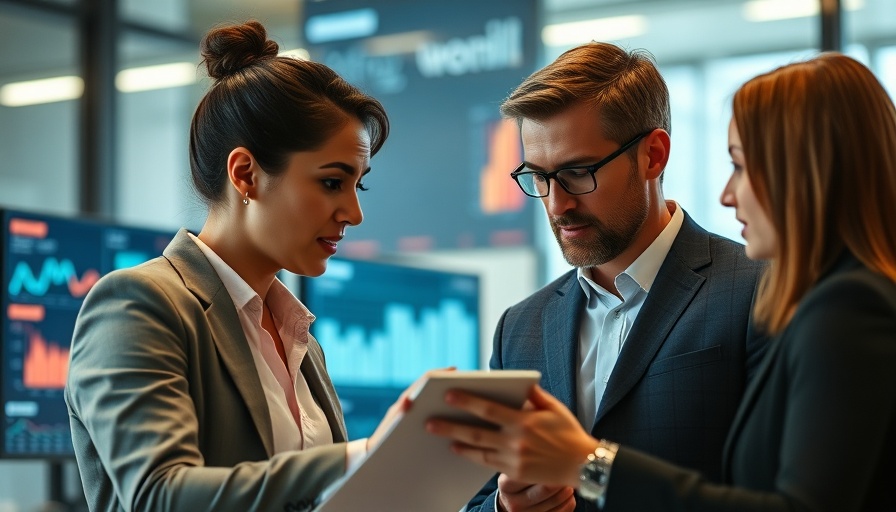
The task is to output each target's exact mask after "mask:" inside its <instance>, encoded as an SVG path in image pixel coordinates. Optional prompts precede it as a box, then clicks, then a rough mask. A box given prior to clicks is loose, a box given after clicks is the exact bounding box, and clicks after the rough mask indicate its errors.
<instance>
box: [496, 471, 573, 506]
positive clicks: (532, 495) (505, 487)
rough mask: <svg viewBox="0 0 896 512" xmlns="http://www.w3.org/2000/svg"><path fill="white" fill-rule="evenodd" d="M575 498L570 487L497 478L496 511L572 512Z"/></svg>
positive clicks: (506, 477)
mask: <svg viewBox="0 0 896 512" xmlns="http://www.w3.org/2000/svg"><path fill="white" fill-rule="evenodd" d="M575 508H576V498H575V495H574V494H573V489H572V487H563V486H545V485H532V484H528V483H524V482H519V481H515V480H511V479H510V477H509V476H507V475H505V474H503V473H502V474H501V475H500V476H499V477H498V509H499V510H501V511H502V512H572V511H573V510H575Z"/></svg>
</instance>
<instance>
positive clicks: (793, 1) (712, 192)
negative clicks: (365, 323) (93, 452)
mask: <svg viewBox="0 0 896 512" xmlns="http://www.w3.org/2000/svg"><path fill="white" fill-rule="evenodd" d="M342 11H351V12H354V14H355V15H359V16H360V18H353V21H351V20H350V21H346V20H345V19H343V20H342V22H338V23H335V24H333V23H332V22H333V20H334V19H336V18H333V16H332V15H334V14H338V13H340V12H342ZM477 12H478V13H480V14H481V15H482V16H485V17H484V18H475V19H476V20H479V21H475V22H473V25H474V26H468V25H469V23H467V24H466V25H465V24H464V23H465V22H464V21H463V20H464V19H467V18H469V16H467V14H469V13H477ZM483 13H484V14H483ZM314 17H318V18H317V21H320V22H321V23H318V24H317V25H315V30H318V32H315V33H314V34H312V33H310V31H311V30H310V28H311V27H310V25H309V24H308V21H309V20H311V19H312V18H314ZM455 17H456V18H457V20H455ZM248 18H255V19H258V20H260V21H262V22H263V23H264V24H265V25H266V26H267V28H268V29H269V32H270V36H271V37H272V38H273V39H275V40H276V41H278V42H279V43H280V47H281V51H290V52H292V53H294V54H296V55H299V56H305V57H309V56H310V57H311V58H317V59H321V60H323V61H325V62H327V63H328V64H330V65H332V66H333V67H334V68H336V69H337V71H339V72H340V73H342V74H343V75H344V76H346V78H349V79H350V80H352V81H355V82H358V83H359V85H361V86H362V87H364V88H365V89H367V90H368V91H369V92H371V93H372V94H374V95H375V96H377V97H378V98H380V99H381V100H382V101H383V102H384V104H386V106H387V109H389V110H390V113H391V112H394V113H395V114H396V115H395V116H393V123H395V124H394V125H393V137H392V138H390V140H389V141H388V142H387V144H386V147H385V148H384V150H383V152H382V154H381V155H380V156H378V157H375V158H374V159H373V161H372V165H373V169H374V172H373V173H372V174H371V176H370V179H369V184H370V185H371V191H370V192H367V193H366V195H364V196H362V206H363V207H364V213H365V216H366V219H365V223H364V225H362V226H360V227H358V228H353V229H350V230H349V231H348V237H347V239H346V241H345V242H344V243H343V244H340V250H341V251H342V249H343V246H345V250H344V251H342V252H340V256H347V257H350V258H360V259H371V260H379V261H388V262H392V263H400V264H403V265H411V266H420V267H428V268H434V269H442V270H448V271H456V272H462V273H469V274H475V275H477V276H479V280H480V285H481V288H480V306H479V307H480V316H481V318H480V319H479V330H480V341H481V346H480V351H481V359H480V361H481V362H482V364H486V362H487V357H488V353H489V350H490V348H489V342H490V336H491V331H492V329H493V327H494V323H495V321H496V320H497V318H498V316H499V315H500V314H501V312H502V311H503V310H504V309H505V308H506V307H508V306H510V305H512V304H513V303H515V302H517V301H519V300H521V299H522V298H523V297H525V296H526V295H528V294H529V293H531V292H532V291H534V290H535V289H537V288H538V287H540V286H542V285H543V284H545V283H547V282H549V281H550V280H552V279H554V278H555V277H557V276H559V275H560V274H562V273H563V272H565V271H566V270H568V269H569V266H568V265H567V264H566V263H565V262H564V261H563V258H562V256H560V254H559V251H558V250H557V249H556V244H555V242H554V240H553V236H552V235H551V234H550V230H549V229H548V228H547V226H546V222H545V221H544V214H543V211H542V209H541V207H540V205H539V204H538V202H537V201H536V200H533V199H528V200H527V199H525V198H523V197H522V194H521V193H518V191H516V190H515V189H514V188H513V187H509V188H508V187H505V186H504V185H507V184H508V183H510V178H509V177H506V174H507V173H509V172H510V171H511V170H512V168H513V167H514V166H515V165H516V162H517V161H518V160H519V158H520V156H521V155H520V154H519V151H520V149H519V143H518V139H517V135H516V133H515V132H514V131H513V130H514V129H515V127H513V126H511V127H509V128H508V127H507V125H506V124H503V123H501V122H500V119H499V118H498V116H497V107H498V104H499V103H500V101H501V99H502V98H503V97H504V96H506V94H507V93H509V92H510V91H511V90H512V89H513V88H514V87H515V86H516V85H517V84H518V83H519V81H520V80H522V79H523V78H524V77H525V76H527V75H528V74H529V73H531V72H532V71H534V69H536V68H537V67H540V66H542V65H544V64H546V63H547V62H549V61H550V60H552V59H553V58H554V57H556V56H557V55H559V54H560V53H561V52H562V51H564V50H565V49H568V48H570V47H571V46H574V45H576V44H579V43H582V42H586V41H589V40H592V39H594V40H602V41H614V42H618V43H620V44H621V45H623V46H625V47H627V48H631V49H634V48H644V49H647V50H649V51H650V52H651V53H653V55H654V56H655V57H656V60H657V62H658V64H659V67H660V69H661V71H662V73H663V75H664V76H665V78H666V80H667V83H668V85H669V89H670V93H671V97H672V122H673V133H672V140H673V150H672V158H671V160H670V163H669V165H668V167H667V170H666V177H665V185H664V188H665V192H666V196H667V198H671V199H675V200H677V201H678V202H679V203H680V204H681V205H682V206H683V207H684V208H685V209H686V210H687V211H688V212H689V213H690V214H691V216H693V217H694V218H695V219H696V220H697V221H698V222H699V223H701V224H702V225H703V226H704V227H706V228H708V229H710V230H713V231H716V232H718V233H721V234H723V235H725V236H728V237H731V238H733V239H735V240H738V239H739V231H740V229H739V225H738V224H737V223H736V221H735V220H734V217H733V214H732V213H731V212H728V211H725V209H724V208H722V207H721V206H720V205H719V204H718V200H717V198H718V196H719V193H720V191H721V189H722V186H723V185H724V183H725V181H726V180H727V177H728V172H729V168H730V164H729V159H728V155H727V148H726V140H727V123H728V119H729V115H730V110H729V105H728V103H729V101H730V97H731V94H732V93H733V91H734V90H735V89H736V87H737V86H738V85H739V84H740V83H742V82H743V81H744V80H746V79H748V78H750V77H751V76H753V75H755V74H757V73H759V72H762V71H766V70H770V69H771V68H773V67H774V66H777V65H780V64H785V63H788V62H791V61H793V60H797V59H800V58H803V57H807V56H810V55H812V54H813V53H815V52H817V51H819V50H820V49H822V48H828V49H830V48H839V49H842V50H843V51H845V52H847V53H849V54H850V55H853V56H854V57H857V58H858V59H860V60H862V61H863V62H865V63H866V64H868V65H869V66H870V67H871V68H872V69H873V70H874V71H875V72H876V74H877V76H878V77H879V78H880V79H881V81H882V82H883V83H884V85H885V86H886V87H887V88H888V90H889V91H891V94H893V95H896V1H894V0H840V1H837V0H519V1H512V0H511V1H507V0H505V1H501V2H498V1H495V2H490V1H482V0H464V1H460V0H454V1H451V2H447V1H444V0H426V1H423V0H416V1H411V0H377V1H370V0H368V1H362V0H354V1H348V0H324V1H311V0H306V1H304V2H303V1H300V0H252V1H237V0H152V1H147V0H117V1H115V0H0V207H4V208H13V209H18V210H25V211H38V212H44V213H49V214H55V215H60V216H71V217H75V216H77V217H96V218H100V219H105V220H109V221H114V222H120V223H125V224H129V225H135V226H142V227H147V228H152V229H159V230H170V231H174V230H176V229H177V228H178V227H180V226H186V227H189V228H191V229H194V230H196V229H198V228H199V227H201V225H202V222H203V219H204V207H203V206H202V205H201V203H200V202H199V201H198V200H196V199H195V198H194V197H193V194H192V190H191V188H190V177H189V165H188V160H187V133H188V129H189V121H190V118H191V116H192V113H193V109H194V108H195V105H196V103H197V102H198V100H199V98H200V97H201V96H202V94H203V93H204V91H205V90H206V89H207V87H208V86H209V81H208V79H207V78H205V77H204V75H203V73H202V69H201V68H199V67H198V62H199V55H198V50H197V48H198V42H199V40H200V38H201V36H202V34H204V33H205V32H206V31H207V30H208V29H209V28H210V27H212V26H213V25H215V24H217V23H220V22H228V21H244V20H246V19H248ZM482 19H484V20H486V21H485V22H483V21H481V20H482ZM328 20H329V22H330V26H331V28H332V27H333V26H335V27H337V30H336V33H332V32H327V31H326V30H323V31H322V32H321V31H320V30H319V29H321V26H326V25H327V23H325V22H327V21H328ZM371 20H372V21H371ZM337 21H338V19H337ZM455 21H456V27H455V28H452V27H453V25H452V23H455ZM339 27H341V28H342V29H345V27H355V29H356V30H357V31H358V32H355V33H351V32H349V33H342V34H340V33H339ZM492 38H497V39H500V40H501V41H503V43H502V44H506V45H508V46H507V47H504V48H503V50H502V51H505V52H509V53H508V54H507V55H505V57H507V58H508V60H507V61H506V62H504V64H502V65H498V64H495V61H494V59H492V60H488V59H487V61H488V63H490V64H489V65H479V64H482V62H481V61H470V60H464V59H465V57H463V55H461V53H462V50H463V48H464V47H465V46H464V45H469V46H472V45H473V44H474V43H476V44H478V43H477V42H483V41H484V43H483V44H489V42H490V41H491V42H493V43H494V42H495V41H492ZM501 38H503V39H501ZM365 41H366V43H365ZM426 44H436V45H438V44H441V45H442V46H431V47H430V49H434V50H433V51H443V52H448V53H447V55H449V57H448V58H449V60H450V62H448V61H446V62H448V64H447V65H448V66H449V67H447V68H445V69H440V70H435V71H433V70H432V69H430V70H429V71H428V72H415V73H416V74H413V75H412V74H411V73H410V72H408V73H404V74H403V73H400V72H396V69H399V68H400V67H401V66H402V65H407V62H409V61H408V60H407V59H410V61H411V62H413V56H412V55H411V56H410V57H409V56H408V55H407V54H408V52H411V53H413V52H414V49H413V48H414V45H416V48H417V50H416V51H417V52H418V54H417V62H416V64H417V65H418V66H422V65H423V64H422V63H421V61H420V58H421V57H420V53H419V52H420V50H419V48H420V47H421V45H426ZM409 45H410V50H409ZM390 51H391V52H394V54H395V55H404V57H402V59H405V60H396V59H397V58H396V57H395V55H391V56H390ZM495 51H498V50H495ZM452 52H453V53H452ZM489 58H491V57H489ZM451 59H453V60H451ZM476 62H479V64H476ZM471 63H472V64H471ZM443 64H444V63H443ZM430 65H432V63H431V62H430ZM452 65H453V66H454V67H450V66H452ZM396 66H397V67H396ZM464 66H466V67H464ZM477 66H478V67H477ZM424 71H425V70H424ZM427 73H428V74H427ZM421 77H422V78H427V79H431V81H430V82H426V83H424V82H422V81H421V80H422V78H421ZM439 80H442V81H441V82H440V81H439ZM477 80H480V81H478V82H477ZM415 81H416V83H415ZM421 84H422V85H421ZM427 84H428V85H427ZM415 87H416V88H415ZM405 88H407V89H405ZM412 89H413V90H412ZM427 90H429V91H431V93H430V94H429V95H428V96H426V92H425V91H427ZM421 91H423V92H421ZM445 91H447V92H445ZM483 91H486V93H487V94H486V96H487V97H484V98H483V97H482V93H483ZM464 97H472V98H476V100H475V102H474V103H473V104H471V105H466V106H464V107H463V109H462V111H463V112H462V114H463V116H464V117H463V119H462V122H461V124H460V125H459V126H462V128H461V129H455V128H453V126H455V125H453V124H451V122H450V120H449V116H447V115H446V114H445V112H446V110H447V111H449V112H450V111H452V110H457V107H456V105H455V104H454V103H453V102H454V101H455V100H456V99H458V98H464ZM405 110H407V111H410V112H411V114H409V115H407V116H406V115H405V114H404V113H403V111H405ZM410 115H416V116H419V124H418V122H415V121H414V120H413V119H412V118H411V117H409V116H410ZM440 116H445V117H444V118H442V117H440ZM433 119H444V120H445V125H444V127H442V129H440V125H439V124H438V123H435V124H433ZM411 124H413V125H411ZM415 137H416V139H415ZM402 141H404V143H402ZM408 141H414V142H408ZM492 171H494V172H495V173H496V176H500V177H502V178H501V179H502V180H503V179H504V178H505V177H506V181H501V182H499V183H498V185H496V187H497V189H496V190H497V191H496V192H495V194H493V195H488V194H484V193H483V190H484V189H486V188H487V182H488V175H489V173H490V172H492ZM510 184H511V185H512V183H510ZM352 241H353V242H354V243H349V242H352ZM51 483H52V484H54V485H56V488H55V490H54V491H53V493H54V496H52V497H54V498H62V499H63V500H64V501H67V502H70V503H72V504H74V506H73V507H70V508H78V506H79V505H78V504H79V503H80V497H79V493H80V488H79V483H78V482H77V477H76V474H75V471H74V466H73V464H72V462H71V461H69V460H63V461H61V462H57V463H54V464H48V463H47V461H45V460H40V459H38V460H12V459H11V460H0V512H13V511H15V512H24V511H33V510H44V509H47V510H49V509H51V508H48V507H50V504H48V500H49V499H50V497H51V487H53V486H51ZM59 485H61V487H59ZM60 493H61V495H60Z"/></svg>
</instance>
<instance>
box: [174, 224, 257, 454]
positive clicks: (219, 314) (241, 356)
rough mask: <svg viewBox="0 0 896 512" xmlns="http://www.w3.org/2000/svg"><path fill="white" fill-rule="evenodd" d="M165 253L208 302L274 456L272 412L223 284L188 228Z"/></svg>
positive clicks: (218, 340)
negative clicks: (191, 237)
mask: <svg viewBox="0 0 896 512" xmlns="http://www.w3.org/2000/svg"><path fill="white" fill-rule="evenodd" d="M164 256H165V258H167V259H168V260H169V261H170V262H171V265H172V266H173V267H174V268H175V270H177V272H178V273H179V274H180V275H181V278H182V279H183V281H184V284H185V285H186V286H187V288H188V289H189V290H190V291H191V292H193V294H194V295H196V297H197V298H199V300H200V301H201V302H202V303H203V304H204V305H206V318H207V319H208V324H209V326H210V328H211V331H212V338H213V339H214V342H215V345H216V346H217V348H218V354H219V355H220V357H221V360H222V361H224V366H225V367H226V368H227V370H228V371H229V372H230V376H231V377H232V378H233V382H234V383H235V384H236V388H237V389H238V390H239V392H240V394H241V395H242V397H243V400H244V402H245V403H246V407H248V409H249V414H250V415H251V416H252V421H253V422H254V423H255V428H256V429H257V430H258V433H259V436H260V437H261V442H262V443H263V444H264V448H265V451H266V452H267V454H268V456H272V455H273V454H274V431H273V426H272V425H271V413H270V411H269V410H268V404H267V399H266V398H265V396H264V389H263V388H262V387H261V379H260V378H259V377H258V370H257V369H256V368H255V362H254V359H253V357H252V351H251V350H250V349H249V342H248V340H246V336H245V335H244V334H243V326H242V324H241V323H240V319H239V316H238V315H237V312H236V307H235V306H234V305H233V301H232V300H231V299H230V295H229V294H228V293H227V289H226V288H225V287H224V283H222V282H221V279H220V278H219V277H218V274H217V272H215V270H214V268H213V267H212V266H211V264H210V263H209V262H208V259H206V257H205V254H203V253H202V250H201V249H200V248H199V246H198V245H196V243H195V242H194V241H193V240H191V239H190V237H189V235H188V234H187V231H186V230H185V229H181V230H180V231H178V233H177V235H176V236H175V237H174V240H172V241H171V243H170V244H169V245H168V247H167V248H166V249H165V252H164Z"/></svg>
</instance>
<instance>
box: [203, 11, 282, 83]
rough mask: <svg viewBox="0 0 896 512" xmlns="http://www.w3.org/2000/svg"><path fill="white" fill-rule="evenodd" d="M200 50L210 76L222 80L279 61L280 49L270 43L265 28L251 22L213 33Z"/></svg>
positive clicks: (214, 29) (228, 26)
mask: <svg viewBox="0 0 896 512" xmlns="http://www.w3.org/2000/svg"><path fill="white" fill-rule="evenodd" d="M199 48H200V52H201V54H202V62H203V63H204V64H205V65H206V67H207V68H208V75H209V76H210V77H212V78H214V79H215V80H220V79H222V78H224V77H227V76H230V75H232V74H234V73H236V72H238V71H239V70H241V69H243V68H245V67H247V66H251V65H252V64H254V63H256V62H258V61H260V60H265V59H270V58H273V57H276V56H277V51H278V50H279V48H280V47H279V46H278V45H277V43H275V42H274V41H271V40H269V39H268V36H267V31H266V30H265V28H264V25H262V24H261V23H259V22H257V21H255V20H250V21H247V22H246V23H243V24H241V25H227V26H223V27H216V28H213V29H211V30H210V31H209V32H208V33H207V34H206V35H205V37H204V38H203V39H202V43H201V44H200V47H199Z"/></svg>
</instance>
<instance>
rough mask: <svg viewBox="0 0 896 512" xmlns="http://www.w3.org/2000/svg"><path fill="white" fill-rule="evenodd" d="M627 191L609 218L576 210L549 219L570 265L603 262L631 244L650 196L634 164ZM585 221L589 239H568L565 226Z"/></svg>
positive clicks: (641, 224)
mask: <svg viewBox="0 0 896 512" xmlns="http://www.w3.org/2000/svg"><path fill="white" fill-rule="evenodd" d="M624 195H625V201H627V202H623V203H622V205H621V206H620V207H618V208H617V209H616V210H615V211H613V212H611V213H610V214H609V215H608V218H607V219H606V222H604V221H601V220H600V219H598V218H597V217H594V216H593V215H590V214H585V213H579V212H576V211H570V212H567V213H566V214H564V215H561V216H558V217H553V218H551V219H550V224H551V231H553V232H554V237H555V238H556V239H557V243H558V244H559V245H560V250H561V251H562V252H563V257H564V258H566V261H567V262H568V263H569V264H570V265H572V266H574V267H578V268H587V267H594V266H598V265H603V264H604V263H607V262H608V261H611V260H613V259H614V258H616V257H617V256H619V255H620V254H622V253H623V252H624V251H625V250H626V249H628V248H629V247H630V246H631V245H632V242H634V240H635V238H636V237H637V236H638V233H639V232H640V231H641V228H642V227H643V226H644V222H645V221H646V220H647V214H648V206H647V198H646V197H645V195H644V191H643V190H641V189H640V187H639V180H638V172H637V168H635V167H633V168H632V170H631V174H630V180H629V187H628V189H627V190H626V191H625V194H624ZM584 225H587V226H588V227H589V228H590V229H591V230H592V231H593V233H592V234H591V235H590V236H589V237H588V238H587V239H581V238H579V239H571V240H566V239H564V238H563V235H562V233H561V231H560V230H561V228H562V227H564V226H584Z"/></svg>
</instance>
